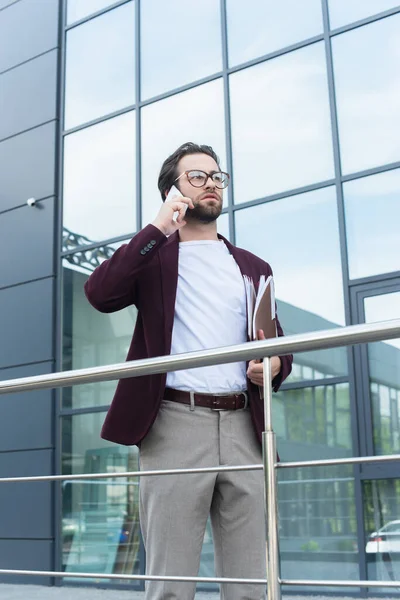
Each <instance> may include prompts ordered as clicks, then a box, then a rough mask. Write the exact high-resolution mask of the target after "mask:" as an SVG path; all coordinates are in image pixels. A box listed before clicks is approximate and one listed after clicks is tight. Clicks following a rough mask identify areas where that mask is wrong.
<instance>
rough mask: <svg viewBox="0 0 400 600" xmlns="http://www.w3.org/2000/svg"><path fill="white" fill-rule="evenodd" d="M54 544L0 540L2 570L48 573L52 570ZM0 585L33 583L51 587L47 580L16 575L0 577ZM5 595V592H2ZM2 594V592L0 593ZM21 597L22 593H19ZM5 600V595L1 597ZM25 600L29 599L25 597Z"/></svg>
mask: <svg viewBox="0 0 400 600" xmlns="http://www.w3.org/2000/svg"><path fill="white" fill-rule="evenodd" d="M53 546H54V544H53V542H51V541H48V540H0V564H1V568H2V569H19V570H22V569H24V570H26V571H50V570H52V569H53V552H54V548H53ZM0 582H2V583H25V584H27V583H31V584H32V583H33V584H36V585H51V580H50V579H49V578H42V577H40V578H38V577H34V576H33V577H28V576H20V577H18V576H16V575H0ZM4 593H5V594H6V593H7V592H4ZM0 594H2V592H0ZM21 597H22V591H21ZM1 598H3V599H4V600H6V598H7V596H6V595H4V596H3V595H1ZM26 600H29V597H28V596H26Z"/></svg>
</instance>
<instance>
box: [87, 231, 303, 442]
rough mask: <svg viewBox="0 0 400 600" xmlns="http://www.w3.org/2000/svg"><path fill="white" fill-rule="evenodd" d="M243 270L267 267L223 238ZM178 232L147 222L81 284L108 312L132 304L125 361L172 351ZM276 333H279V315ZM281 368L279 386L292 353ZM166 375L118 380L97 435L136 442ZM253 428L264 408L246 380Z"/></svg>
mask: <svg viewBox="0 0 400 600" xmlns="http://www.w3.org/2000/svg"><path fill="white" fill-rule="evenodd" d="M219 237H220V238H221V239H223V240H224V242H225V244H226V245H227V247H228V249H229V251H230V253H231V254H232V255H233V257H234V259H235V260H236V262H237V264H238V265H239V268H240V270H241V272H242V274H243V275H248V276H249V277H252V278H253V280H254V282H255V283H256V284H257V283H258V281H259V277H260V275H266V276H268V275H270V274H271V273H272V271H271V267H270V266H269V265H268V263H266V262H264V261H263V260H261V259H260V258H258V257H257V256H255V255H254V254H251V253H250V252H247V251H246V250H242V249H240V248H236V247H235V246H233V245H232V244H230V243H229V242H228V241H227V240H226V239H225V238H223V237H222V236H219ZM178 251H179V234H178V232H176V233H174V234H173V235H171V236H170V237H169V238H167V237H166V236H165V235H164V234H163V233H162V232H161V231H160V230H159V229H158V228H157V227H154V225H147V226H146V227H145V228H144V229H142V231H140V232H139V233H138V234H136V235H135V236H134V237H133V238H132V240H131V241H130V242H129V244H125V245H123V246H121V247H120V248H118V250H117V251H116V252H115V253H114V254H113V256H112V257H111V258H110V259H108V260H106V261H105V262H104V263H102V264H101V265H100V266H99V267H97V269H96V270H95V271H93V273H92V274H91V275H90V277H89V279H88V280H87V282H86V283H85V293H86V296H87V298H88V300H89V302H90V303H91V304H92V306H94V308H96V309H97V310H99V311H101V312H104V313H111V312H114V311H117V310H121V309H123V308H125V307H127V306H131V305H135V306H136V307H137V309H138V316H137V321H136V326H135V331H134V333H133V337H132V342H131V345H130V348H129V351H128V356H127V360H136V359H141V358H150V357H154V356H163V355H168V354H170V352H171V338H172V327H173V324H174V312H175V296H176V288H177V282H178ZM277 328H278V334H279V335H280V336H281V335H283V331H282V328H281V326H280V324H279V320H278V319H277ZM281 361H282V368H281V371H280V373H279V374H278V375H277V376H276V377H275V379H274V380H273V382H272V383H273V388H274V391H277V390H278V389H279V387H280V385H281V383H282V382H283V381H284V379H285V378H286V377H287V376H288V375H289V373H290V371H291V368H292V361H293V357H292V356H282V357H281ZM166 378H167V375H166V373H160V374H158V375H143V376H141V377H130V378H128V379H121V380H120V381H119V382H118V386H117V389H116V392H115V395H114V399H113V401H112V403H111V406H110V408H109V410H108V413H107V416H106V419H105V422H104V425H103V428H102V431H101V437H102V438H104V439H106V440H109V441H111V442H115V443H117V444H124V445H127V446H129V445H133V444H139V443H140V441H141V440H142V439H143V438H144V437H145V436H146V434H147V433H148V431H149V429H150V428H151V426H152V424H153V423H154V420H155V418H156V416H157V413H158V410H159V406H160V403H161V401H162V398H163V393H164V390H165V383H166ZM247 385H248V394H249V404H250V410H251V416H252V420H253V424H254V430H255V433H256V435H257V437H258V439H259V441H260V442H261V433H262V431H263V428H264V409H263V403H262V401H261V400H260V395H259V391H258V387H257V386H255V385H254V384H252V383H251V381H250V380H248V381H247Z"/></svg>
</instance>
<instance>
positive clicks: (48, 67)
mask: <svg viewBox="0 0 400 600" xmlns="http://www.w3.org/2000/svg"><path fill="white" fill-rule="evenodd" d="M7 10H9V9H7ZM0 14H1V13H0ZM57 54H58V52H57V50H54V51H52V52H49V53H48V54H44V55H43V56H40V57H39V58H35V59H34V60H31V61H29V62H27V63H25V64H24V65H21V66H20V67H17V68H16V69H12V70H11V71H7V72H6V73H3V74H2V75H0V107H1V111H0V140H1V139H4V138H6V137H9V136H11V135H14V134H16V133H20V132H21V131H24V130H25V129H29V128H31V127H35V126H36V125H40V124H42V123H44V122H46V121H51V120H52V119H55V117H56V89H57V85H56V84H57Z"/></svg>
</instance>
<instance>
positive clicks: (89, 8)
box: [67, 0, 115, 25]
mask: <svg viewBox="0 0 400 600" xmlns="http://www.w3.org/2000/svg"><path fill="white" fill-rule="evenodd" d="M114 2H115V0H84V2H82V0H68V4H67V24H68V25H70V24H71V23H74V22H75V21H79V20H80V19H84V18H85V17H88V16H89V15H91V14H93V13H95V12H97V11H98V10H102V9H103V8H107V6H110V5H111V4H113V3H114Z"/></svg>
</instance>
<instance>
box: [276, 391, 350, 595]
mask: <svg viewBox="0 0 400 600" xmlns="http://www.w3.org/2000/svg"><path fill="white" fill-rule="evenodd" d="M273 423H274V430H275V432H276V434H277V445H278V452H279V455H280V457H281V459H282V460H284V461H292V460H296V461H297V460H300V461H301V460H314V459H315V457H316V456H318V457H319V458H324V459H325V458H326V459H329V458H332V459H333V458H344V457H347V456H352V454H353V452H352V437H351V415H350V395H349V386H348V384H340V385H326V386H317V387H313V388H304V389H297V390H286V391H280V392H278V393H277V394H274V402H273ZM278 494H279V525H280V528H279V541H280V551H281V566H282V577H284V578H288V579H292V578H293V579H349V580H354V579H359V571H358V557H357V517H356V507H355V488H354V477H353V469H352V467H350V466H330V467H311V468H310V467H307V468H304V469H302V468H300V469H282V470H279V471H278ZM322 573H323V577H322V576H321V574H322ZM310 589H312V590H313V591H315V588H310ZM335 591H336V590H335Z"/></svg>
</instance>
